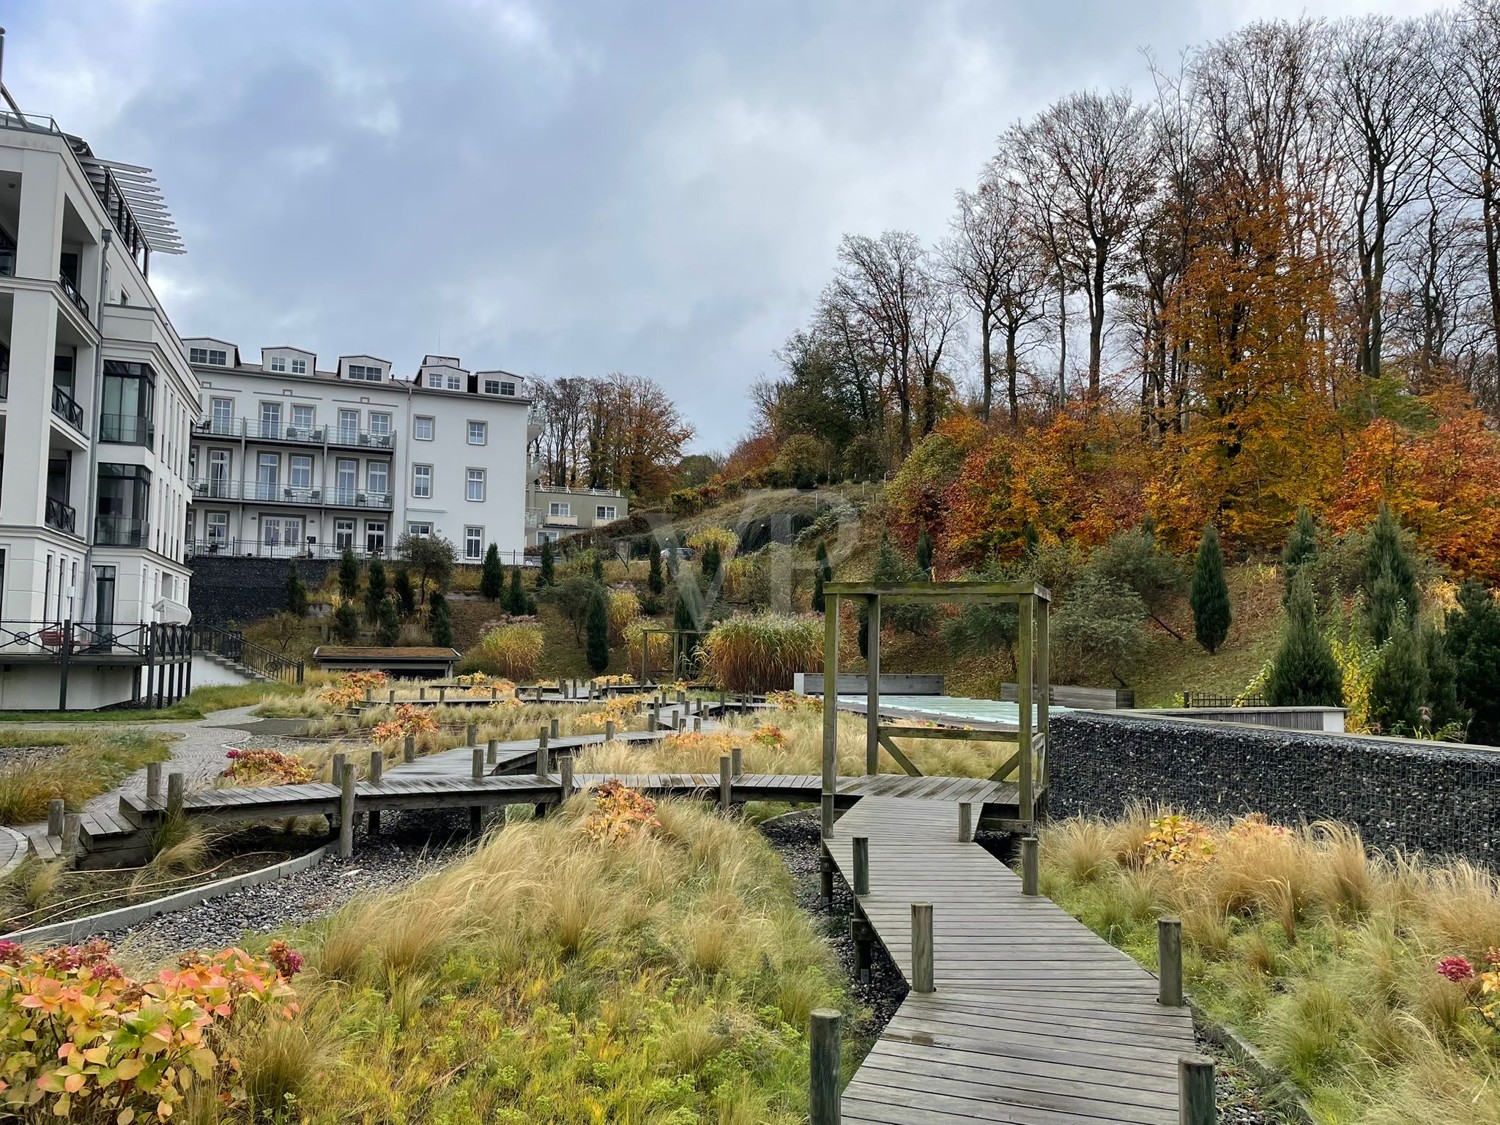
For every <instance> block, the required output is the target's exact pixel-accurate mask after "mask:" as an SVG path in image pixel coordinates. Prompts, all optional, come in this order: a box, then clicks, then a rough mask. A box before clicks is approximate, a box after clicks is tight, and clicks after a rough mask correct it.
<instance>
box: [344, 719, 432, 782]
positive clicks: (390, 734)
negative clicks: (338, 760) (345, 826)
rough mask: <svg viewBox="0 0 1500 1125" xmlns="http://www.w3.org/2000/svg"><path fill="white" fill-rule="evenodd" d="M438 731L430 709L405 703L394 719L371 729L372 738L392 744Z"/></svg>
mask: <svg viewBox="0 0 1500 1125" xmlns="http://www.w3.org/2000/svg"><path fill="white" fill-rule="evenodd" d="M437 729H438V722H437V717H436V716H435V715H433V713H432V709H431V708H430V707H418V706H416V705H415V704H412V703H403V704H401V705H400V706H399V707H397V708H396V714H395V715H394V716H393V717H391V718H389V719H386V720H384V721H383V722H379V723H376V724H375V725H374V727H372V728H371V729H370V737H371V738H372V739H374V740H375V741H376V742H390V741H393V740H394V739H397V738H405V737H406V736H407V735H411V736H412V737H413V738H415V737H416V736H417V735H419V734H426V733H428V732H429V731H435V730H437ZM335 780H337V778H335Z"/></svg>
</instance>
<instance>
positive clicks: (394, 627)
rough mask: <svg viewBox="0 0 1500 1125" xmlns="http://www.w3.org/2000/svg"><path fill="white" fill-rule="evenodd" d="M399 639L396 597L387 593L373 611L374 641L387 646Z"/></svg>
mask: <svg viewBox="0 0 1500 1125" xmlns="http://www.w3.org/2000/svg"><path fill="white" fill-rule="evenodd" d="M400 639H401V618H400V617H399V616H397V614H396V599H395V598H393V597H391V596H390V595H389V594H387V595H386V596H385V597H383V598H381V599H380V605H379V606H378V607H376V611H375V643H376V644H378V645H381V646H383V647H385V648H389V647H390V646H391V645H393V644H395V643H396V642H397V641H399V640H400Z"/></svg>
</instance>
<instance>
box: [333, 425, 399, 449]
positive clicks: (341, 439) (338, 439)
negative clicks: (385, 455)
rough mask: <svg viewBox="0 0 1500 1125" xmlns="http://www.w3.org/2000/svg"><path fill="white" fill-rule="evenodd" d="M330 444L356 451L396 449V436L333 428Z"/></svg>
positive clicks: (342, 427) (340, 427) (338, 427)
mask: <svg viewBox="0 0 1500 1125" xmlns="http://www.w3.org/2000/svg"><path fill="white" fill-rule="evenodd" d="M328 444H329V445H342V446H349V447H350V448H354V449H395V448H396V435H395V434H391V433H371V432H369V431H368V430H353V429H349V428H347V427H345V426H331V427H329V429H328Z"/></svg>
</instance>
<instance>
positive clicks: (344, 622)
mask: <svg viewBox="0 0 1500 1125" xmlns="http://www.w3.org/2000/svg"><path fill="white" fill-rule="evenodd" d="M333 636H334V639H335V640H337V641H338V642H339V643H340V644H345V645H352V644H354V643H355V642H356V641H358V640H359V613H358V612H357V611H356V610H355V608H354V603H353V602H340V603H339V607H338V609H336V610H334V611H333Z"/></svg>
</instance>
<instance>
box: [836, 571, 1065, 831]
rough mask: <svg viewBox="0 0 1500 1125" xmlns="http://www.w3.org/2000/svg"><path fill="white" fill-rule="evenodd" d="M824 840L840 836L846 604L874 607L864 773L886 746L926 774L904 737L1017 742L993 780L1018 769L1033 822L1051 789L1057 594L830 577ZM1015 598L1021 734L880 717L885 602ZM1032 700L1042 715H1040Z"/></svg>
mask: <svg viewBox="0 0 1500 1125" xmlns="http://www.w3.org/2000/svg"><path fill="white" fill-rule="evenodd" d="M823 599H824V610H823V838H824V839H828V838H829V837H831V836H832V835H833V809H834V798H835V797H836V796H837V794H838V730H839V728H838V721H839V720H838V715H839V708H838V666H839V606H840V604H841V603H842V602H843V601H844V600H845V599H847V600H849V601H852V602H863V603H864V604H865V606H866V607H867V610H868V613H869V630H868V637H869V640H868V644H867V655H866V671H865V682H866V685H867V686H866V689H865V691H866V700H865V772H866V773H867V774H875V773H879V772H880V750H881V748H882V747H884V748H885V750H886V752H887V753H888V754H890V756H891V757H892V759H893V760H894V761H895V762H896V764H897V765H899V766H900V767H901V768H902V769H903V770H905V771H906V772H907V773H908V774H912V775H918V776H919V775H920V772H921V771H919V770H918V769H917V768H916V766H915V765H913V764H912V762H911V759H909V758H908V757H907V756H906V755H905V754H903V753H902V752H901V750H900V748H899V747H898V746H897V745H896V739H898V738H960V739H966V740H968V741H973V742H1012V741H1013V742H1015V743H1016V752H1015V753H1014V754H1012V755H1011V756H1010V757H1008V758H1006V759H1005V761H1004V762H1002V763H1001V765H1000V768H999V769H998V770H996V771H995V773H994V775H993V780H995V781H1005V780H1007V779H1008V778H1010V777H1011V776H1012V775H1013V774H1014V775H1016V784H1017V789H1018V791H1019V794H1020V800H1019V805H1020V817H1021V820H1022V821H1024V822H1026V823H1028V824H1030V823H1034V822H1035V820H1036V815H1037V808H1038V806H1039V805H1041V804H1042V803H1043V798H1044V797H1045V794H1046V790H1047V735H1048V730H1049V723H1048V703H1049V699H1050V695H1051V689H1050V679H1049V674H1048V668H1049V660H1050V651H1049V636H1048V635H1049V632H1050V621H1049V614H1050V611H1051V606H1052V593H1051V591H1050V590H1048V589H1047V588H1046V587H1045V586H1038V585H1036V584H1035V583H1029V582H1027V583H1022V582H984V581H959V582H900V583H892V584H890V585H877V584H874V583H871V582H830V583H828V584H827V585H825V586H824V587H823ZM886 601H895V602H917V601H940V602H964V601H988V602H1014V603H1015V604H1016V606H1017V608H1018V610H1019V612H1020V618H1021V621H1020V632H1019V637H1018V640H1017V653H1016V681H1017V689H1018V690H1017V700H1016V702H1017V708H1018V710H1019V721H1018V723H1017V729H1016V731H1015V732H1014V733H1012V732H1010V731H997V730H971V729H958V728H943V727H919V726H904V725H899V724H893V723H882V722H881V721H880V607H881V604H882V602H886ZM1033 703H1034V704H1035V714H1034V716H1033Z"/></svg>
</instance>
